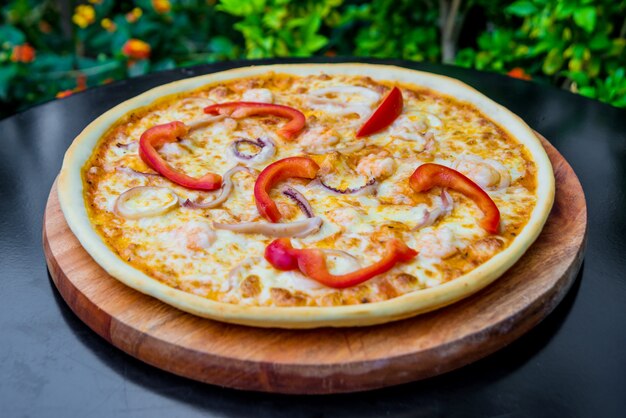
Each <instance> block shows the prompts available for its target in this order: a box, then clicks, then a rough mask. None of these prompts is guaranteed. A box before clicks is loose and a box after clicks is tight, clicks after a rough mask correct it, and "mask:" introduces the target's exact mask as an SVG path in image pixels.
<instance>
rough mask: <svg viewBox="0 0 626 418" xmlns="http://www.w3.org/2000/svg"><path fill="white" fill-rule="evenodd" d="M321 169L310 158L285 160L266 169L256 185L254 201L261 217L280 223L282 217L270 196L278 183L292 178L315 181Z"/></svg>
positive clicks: (289, 158)
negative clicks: (271, 190) (270, 192)
mask: <svg viewBox="0 0 626 418" xmlns="http://www.w3.org/2000/svg"><path fill="white" fill-rule="evenodd" d="M319 169H320V166H319V165H317V163H316V162H315V161H313V160H312V159H310V158H308V157H288V158H283V159H282V160H278V161H276V162H274V163H272V164H270V165H268V166H267V167H265V169H264V170H263V171H261V174H259V177H257V179H256V182H255V183H254V200H255V201H256V207H257V209H258V210H259V213H260V214H261V216H263V217H264V218H265V219H267V220H268V221H270V222H278V221H280V218H281V216H282V215H281V214H280V211H279V210H278V207H277V206H276V203H274V201H273V200H272V199H271V198H270V196H269V191H270V189H271V188H272V187H273V186H274V185H275V184H276V183H278V182H280V181H283V180H286V179H288V178H291V177H300V178H305V179H314V178H315V176H316V175H317V172H318V170H319Z"/></svg>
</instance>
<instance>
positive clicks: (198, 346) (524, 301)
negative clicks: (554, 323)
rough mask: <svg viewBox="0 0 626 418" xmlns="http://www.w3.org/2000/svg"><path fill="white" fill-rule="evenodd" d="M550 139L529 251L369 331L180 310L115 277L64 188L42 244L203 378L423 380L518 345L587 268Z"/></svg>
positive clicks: (323, 384)
mask: <svg viewBox="0 0 626 418" xmlns="http://www.w3.org/2000/svg"><path fill="white" fill-rule="evenodd" d="M543 144H544V146H545V148H546V151H547V152H548V155H549V156H550V159H551V161H552V164H553V167H554V171H555V177H556V197H555V204H554V207H553V209H552V212H551V214H550V217H549V218H548V221H547V223H546V226H545V228H544V230H543V232H542V233H541V235H540V236H539V238H538V239H537V241H536V242H535V243H534V244H533V245H532V247H531V248H530V249H529V251H528V252H527V253H526V254H525V255H524V256H523V257H522V258H521V259H520V261H519V262H518V263H517V264H515V265H514V266H513V267H512V268H511V269H509V270H508V271H507V272H506V273H505V274H504V276H502V277H501V278H500V279H498V280H497V281H496V282H495V283H493V284H492V285H490V286H488V287H487V288H485V289H484V290H482V291H480V292H478V293H477V294H475V295H473V296H471V297H469V298H466V299H464V300H462V301H460V302H457V303H455V304H453V305H451V306H448V307H446V308H443V309H440V310H438V311H435V312H431V313H428V314H424V315H421V316H418V317H414V318H410V319H406V320H402V321H397V322H393V323H389V324H384V325H377V326H371V327H364V328H339V329H333V328H322V329H314V330H283V329H261V328H252V327H246V326H240V325H232V324H224V323H220V322H216V321H212V320H209V319H203V318H199V317H195V316H193V315H191V314H187V313H185V312H182V311H179V310H177V309H175V308H173V307H170V306H169V305H166V304H164V303H162V302H160V301H158V300H156V299H153V298H152V297H149V296H146V295H144V294H142V293H139V292H137V291H135V290H133V289H131V288H129V287H126V286H125V285H123V284H122V283H120V282H119V281H117V280H115V279H114V278H112V277H111V276H109V275H108V274H106V272H105V271H104V270H103V269H102V268H100V266H98V265H97V264H96V263H95V262H94V261H93V260H92V258H91V257H90V256H89V255H88V254H87V253H86V252H85V251H84V250H83V248H82V247H81V246H80V243H79V242H78V240H77V239H76V238H75V237H74V235H73V234H72V232H71V231H70V230H69V228H68V226H67V224H66V222H65V219H64V217H63V213H62V212H61V209H60V207H59V203H58V199H57V191H56V186H53V188H52V190H51V192H50V197H49V199H48V204H47V207H46V211H45V217H44V229H43V243H44V252H45V255H46V260H47V263H48V267H49V270H50V274H51V276H52V278H53V280H54V283H55V285H56V287H57V288H58V289H59V292H60V293H61V295H62V296H63V298H64V299H65V301H66V302H67V304H68V305H69V306H70V307H71V309H72V310H73V311H74V312H75V313H76V314H77V315H78V316H79V317H80V318H81V319H82V320H83V321H84V322H85V323H86V324H87V325H88V326H89V327H91V328H92V329H93V330H94V331H96V332H97V333H98V334H99V335H101V336H102V337H104V338H105V339H106V340H107V341H109V342H111V343H112V344H113V345H115V346H116V347H118V348H120V349H122V350H124V351H125V352H127V353H129V354H130V355H132V356H134V357H136V358H138V359H140V360H143V361H144V362H146V363H149V364H151V365H154V366H156V367H159V368H161V369H164V370H167V371H170V372H172V373H176V374H178V375H181V376H186V377H189V378H192V379H195V380H199V381H202V382H207V383H211V384H215V385H220V386H226V387H231V388H237V389H245V390H254V391H265V392H276V393H307V394H321V393H340V392H355V391H363V390H370V389H375V388H380V387H384V386H391V385H396V384H400V383H405V382H409V381H414V380H419V379H424V378H427V377H431V376H435V375H438V374H441V373H445V372H447V371H450V370H453V369H456V368H458V367H461V366H463V365H466V364H469V363H471V362H473V361H475V360H478V359H480V358H482V357H484V356H486V355H488V354H490V353H493V352H494V351H496V350H498V349H500V348H502V347H504V346H505V345H507V344H509V343H510V342H512V341H513V340H515V339H516V338H518V337H519V336H520V335H522V334H524V333H525V332H527V331H528V330H529V329H531V328H532V327H533V326H535V325H536V324H537V323H538V322H539V321H541V320H542V319H543V318H545V317H546V316H547V315H548V314H549V313H550V312H551V311H552V310H553V309H554V307H555V306H556V305H557V304H558V303H559V302H560V301H561V299H562V298H563V296H564V295H565V293H566V292H567V290H568V289H569V288H570V286H571V284H572V283H573V281H574V278H575V277H576V274H577V272H578V270H579V268H580V265H581V263H582V257H583V254H584V248H585V238H586V229H587V208H586V204H585V197H584V194H583V190H582V187H581V185H580V182H579V181H578V178H577V177H576V175H575V174H574V171H573V170H572V168H571V167H570V166H569V164H568V163H567V162H566V161H565V159H564V158H563V157H562V156H561V155H560V154H559V153H558V151H557V150H556V149H555V148H554V147H552V146H551V145H550V144H549V143H548V142H547V141H545V140H543Z"/></svg>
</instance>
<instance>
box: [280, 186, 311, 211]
mask: <svg viewBox="0 0 626 418" xmlns="http://www.w3.org/2000/svg"><path fill="white" fill-rule="evenodd" d="M283 194H284V195H285V196H287V197H288V198H290V199H291V200H293V201H294V202H296V204H297V205H298V207H299V208H300V210H301V211H302V213H304V214H305V215H306V217H307V218H312V217H313V216H314V215H313V208H312V207H311V204H310V203H309V201H308V200H307V199H306V197H304V195H303V194H302V193H300V192H299V191H297V190H296V189H294V188H293V187H285V188H284V189H283Z"/></svg>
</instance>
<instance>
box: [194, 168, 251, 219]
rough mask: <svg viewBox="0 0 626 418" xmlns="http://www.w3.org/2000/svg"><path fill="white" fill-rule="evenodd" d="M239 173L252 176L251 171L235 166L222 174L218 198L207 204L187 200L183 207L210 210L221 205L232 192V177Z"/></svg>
mask: <svg viewBox="0 0 626 418" xmlns="http://www.w3.org/2000/svg"><path fill="white" fill-rule="evenodd" d="M240 171H246V172H248V173H250V174H252V172H251V170H250V169H249V168H248V167H243V166H241V165H236V166H234V167H233V168H231V169H230V170H228V171H227V172H225V173H224V176H223V177H222V188H221V189H220V194H219V196H217V197H216V198H215V199H213V200H211V201H209V202H193V201H191V200H189V199H187V200H185V201H184V202H183V206H184V207H186V208H191V209H210V208H214V207H216V206H219V205H221V204H222V203H224V201H225V200H226V199H228V196H229V195H230V193H231V191H232V190H233V179H232V177H233V175H234V174H235V173H238V172H240Z"/></svg>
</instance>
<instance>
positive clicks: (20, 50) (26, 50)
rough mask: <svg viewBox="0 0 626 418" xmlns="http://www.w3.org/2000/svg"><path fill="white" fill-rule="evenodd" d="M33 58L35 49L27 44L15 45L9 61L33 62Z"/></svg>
mask: <svg viewBox="0 0 626 418" xmlns="http://www.w3.org/2000/svg"><path fill="white" fill-rule="evenodd" d="M34 60H35V49H34V48H33V47H32V46H30V45H28V44H22V45H15V46H14V47H13V51H12V52H11V61H13V62H24V63H28V62H33V61H34Z"/></svg>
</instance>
